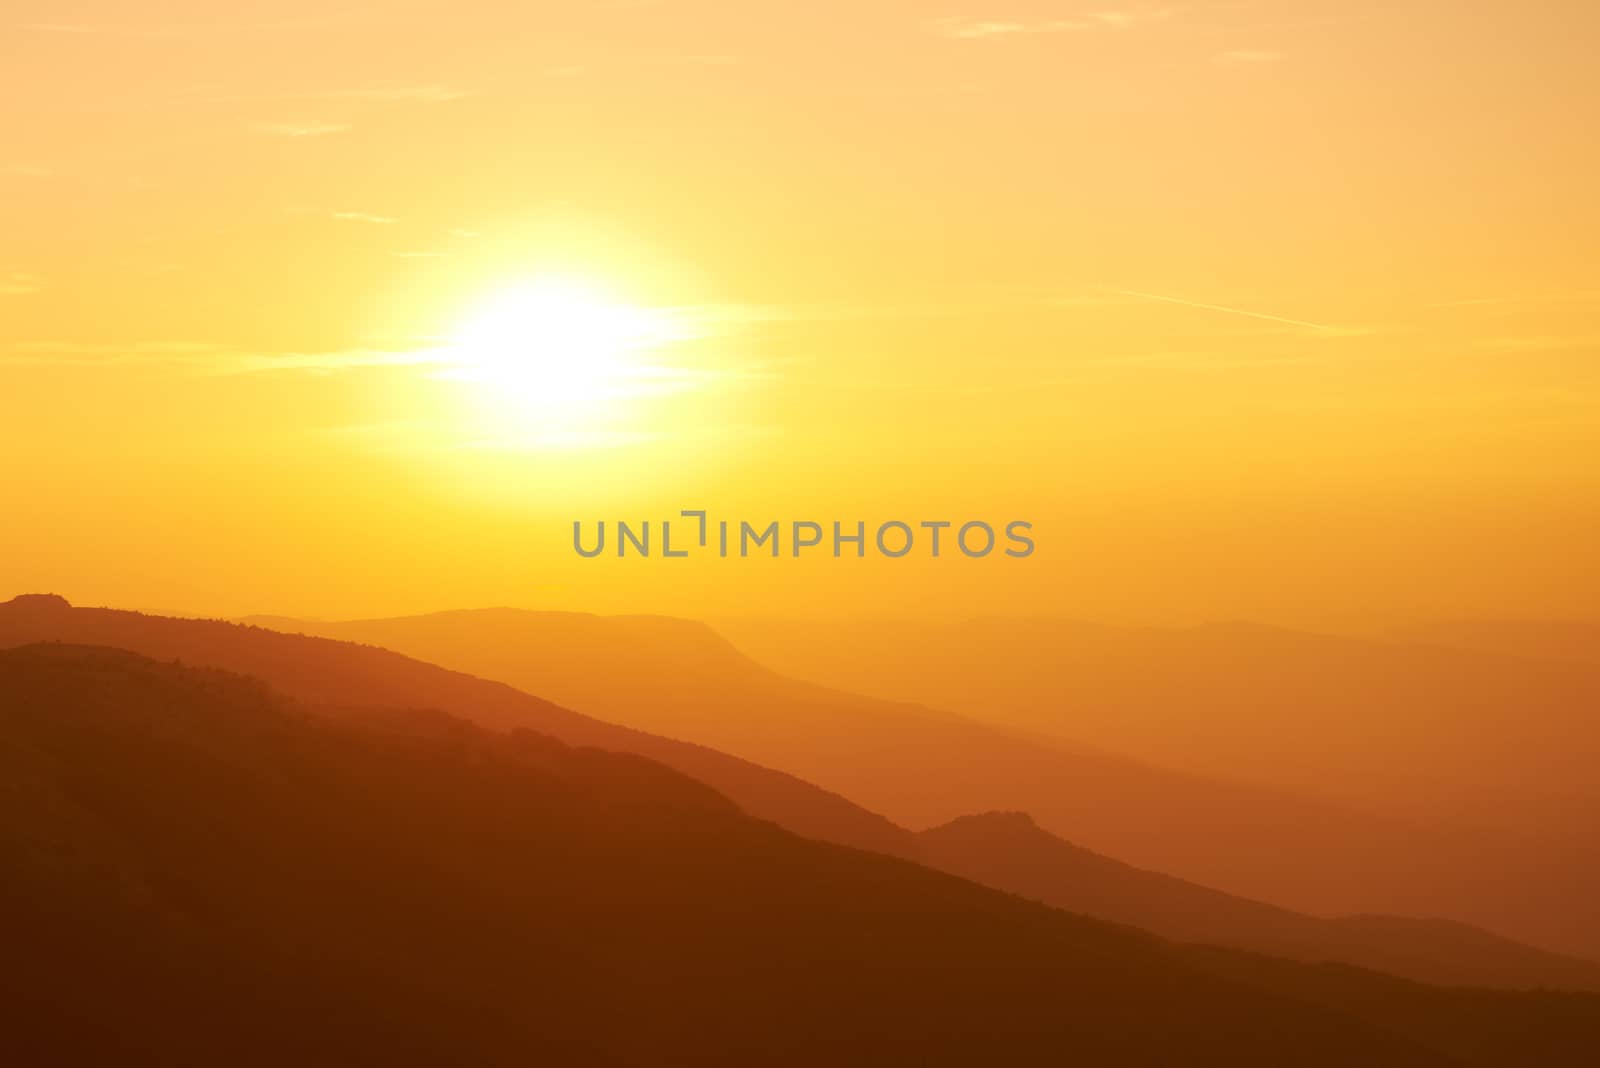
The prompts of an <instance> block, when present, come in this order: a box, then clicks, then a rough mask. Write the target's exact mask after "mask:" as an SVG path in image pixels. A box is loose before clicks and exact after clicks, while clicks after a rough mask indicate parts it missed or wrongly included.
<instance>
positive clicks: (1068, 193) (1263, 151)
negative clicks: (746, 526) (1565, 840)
mask: <svg viewBox="0 0 1600 1068" xmlns="http://www.w3.org/2000/svg"><path fill="white" fill-rule="evenodd" d="M1597 39H1600V6H1597V5H1595V4H1593V3H1590V2H1587V0H1544V2H1535V3H1528V4H1510V3H1503V2H1494V3H1490V2H1477V0H1454V2H1444V0H1427V2H1408V0H1391V2H1384V3H1377V2H1367V0H1356V2H1343V3H1335V2H1331V0H1327V2H1324V0H1278V2H1255V3H1252V2H1215V3H1189V4H1181V5H1180V4H1173V5H1170V6H1169V5H1162V4H1134V5H1118V4H1111V3H1099V2H1094V0H1092V2H1089V3H1086V4H1072V3H1041V2H1038V0H1016V2H1012V3H1008V4H1003V5H1002V4H996V3H991V2H990V0H974V2H971V3H964V4H945V3H927V2H919V3H911V2H900V0H882V2H871V0H861V2H856V3H833V2H818V3H805V4H800V3H793V4H790V3H781V4H780V3H764V2H746V3H693V2H677V0H660V2H653V3H652V2H647V0H639V2H626V0H617V2H595V3H567V4H554V3H537V2H536V3H510V2H496V3H489V2H477V0H454V2H452V3H449V4H445V3H390V4H362V3H354V4H349V5H341V4H338V3H327V2H323V3H317V4H312V3H305V2H287V3H273V4H229V5H218V4H215V3H200V2H187V3H143V4H134V3H129V2H128V0H118V2H110V0H100V2H94V3H71V2H62V0H53V2H48V3H44V2H32V0H11V2H9V3H7V4H6V6H5V9H4V12H3V15H0V93H3V95H4V99H5V100H6V105H5V108H4V110H3V112H0V135H3V136H0V458H3V459H0V495H3V503H4V511H5V516H4V521H3V522H0V596H9V595H10V594H11V593H16V592H22V591H24V590H54V591H57V592H61V593H63V594H65V595H67V596H69V597H71V598H72V599H74V600H75V601H80V602H84V603H115V604H118V605H127V606H137V607H149V608H157V609H180V610H189V611H204V612H215V613H243V612H254V611H266V612H293V613H302V614H322V615H364V614H367V615H370V614H380V613H389V612H400V611H414V610H424V609H432V608H444V607H465V606H476V605H485V604H515V605H523V606H529V607H541V606H549V607H563V608H585V609H594V610H601V611H628V610H653V611H667V612H675V613H679V614H687V615H709V614H729V613H737V612H764V613H779V614H796V615H828V614H832V613H841V614H846V613H847V614H864V613H865V614H880V615H896V614H907V615H910V614H929V615H935V616H962V615H970V614H982V613H1028V614H1039V613H1049V614H1056V615H1069V616H1081V617H1087V618H1098V619H1119V620H1123V619H1126V620H1147V621H1186V620H1200V619H1211V618H1236V617H1250V618H1256V619H1263V620H1269V621H1281V622H1301V623H1313V622H1316V623H1329V622H1362V623H1364V622H1375V621H1388V620H1397V619H1411V618H1423V617H1436V616H1496V615H1517V616H1552V615H1553V616H1573V615H1586V614H1592V608H1593V606H1594V605H1595V604H1596V603H1600V553H1596V552H1595V551H1594V549H1593V545H1594V544H1595V543H1596V539H1597V537H1600V474H1597V464H1596V462H1595V457H1596V456H1600V440H1597V439H1600V390H1597V386H1600V365H1597V359H1600V270H1597V264H1600V260H1597V257H1596V254H1595V250H1596V248H1597V247H1600V206H1597V198H1596V196H1595V193H1594V189H1595V188H1597V187H1600V158H1597V156H1600V139H1597V138H1596V136H1595V133H1594V131H1595V130H1596V129H1600V74H1597V73H1596V71H1597V68H1596V65H1595V63H1594V59H1593V44H1594V42H1595V41H1596V40H1597ZM534 350H536V351H537V355H535V356H531V357H529V359H531V360H532V361H533V365H532V368H533V369H532V370H530V369H529V365H528V364H526V363H524V362H518V361H520V360H521V359H522V354H525V353H527V352H529V351H534ZM508 353H509V354H510V355H509V356H508V355H507V354H508ZM597 367H598V368H600V369H599V370H596V368H597ZM695 507H704V508H707V509H710V510H711V512H712V514H713V517H717V516H723V517H727V518H732V519H739V518H747V519H750V520H753V521H754V520H759V521H763V522H764V521H766V520H768V519H779V520H784V521H789V520H795V519H814V520H818V521H822V522H825V523H826V522H831V521H832V520H835V519H839V520H845V521H854V520H856V519H863V520H866V521H868V522H869V523H875V522H878V521H882V520H885V519H892V518H900V519H905V520H907V521H911V522H917V521H920V520H934V519H950V520H954V521H956V522H961V521H965V520H968V519H986V520H988V521H990V522H993V523H995V524H996V525H997V526H998V525H1003V524H1004V523H1005V522H1007V521H1009V520H1012V519H1026V520H1029V521H1032V522H1033V524H1034V529H1035V535H1036V540H1037V542H1038V550H1037V552H1036V553H1035V554H1034V556H1032V557H1030V558H1028V559H1026V560H1008V559H1004V558H1001V559H985V560H982V561H967V560H964V559H959V558H955V559H941V560H938V561H932V560H927V559H921V558H907V559H905V560H898V561H894V560H882V559H877V560H867V561H859V562H858V561H850V560H844V561H835V560H832V559H831V558H823V557H818V558H816V559H806V560H801V561H798V562H797V561H794V560H792V559H783V560H779V561H768V560H761V561H754V560H751V561H739V560H727V561H719V560H714V559H712V560H703V559H698V558H697V559H694V560H690V561H665V560H656V559H652V560H649V561H639V560H631V561H616V560H614V559H602V560H595V561H586V560H579V559H576V558H575V556H574V554H573V552H572V550H571V547H570V537H571V529H570V528H571V523H572V521H573V520H574V519H582V520H584V521H586V522H591V523H592V522H593V521H594V520H598V519H602V518H603V519H607V520H615V519H617V518H628V519H632V520H635V521H641V520H645V519H651V520H659V519H660V518H664V517H667V516H671V515H674V514H675V513H676V512H677V511H678V510H679V509H683V508H695Z"/></svg>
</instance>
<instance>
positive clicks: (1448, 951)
mask: <svg viewBox="0 0 1600 1068" xmlns="http://www.w3.org/2000/svg"><path fill="white" fill-rule="evenodd" d="M917 842H918V845H919V846H920V847H921V851H920V854H919V858H920V859H921V860H922V862H923V863H925V864H927V865H928V866H930V867H934V868H938V869H939V870H941V871H947V872H951V873H954V874H956V875H962V876H965V877H967V878H969V879H972V880H973V881H974V882H979V883H983V884H984V885H986V886H995V887H1000V888H1002V889H1005V890H1009V891H1011V892H1012V893H1014V894H1018V895H1020V896H1022V897H1026V898H1031V899H1033V900H1036V901H1043V902H1045V903H1046V904H1050V905H1055V906H1057V907H1058V908H1063V909H1066V910H1068V911H1070V912H1081V913H1084V914H1085V915H1089V916H1095V917H1098V918H1101V919H1108V920H1115V921H1117V922H1119V923H1126V924H1130V925H1132V926H1135V927H1142V928H1144V929H1146V930H1149V931H1153V932H1155V933H1157V934H1159V935H1162V936H1164V937H1167V938H1172V939H1176V940H1179V941H1183V942H1196V943H1205V944H1211V945H1219V946H1235V947H1239V948H1242V949H1250V950H1254V951H1257V952H1260V953H1266V954H1270V955H1272V956H1277V957H1288V958H1291V959H1294V960H1309V961H1343V962H1347V963H1354V964H1360V965H1362V966H1363V967H1367V968H1372V969H1375V970H1378V971H1383V972H1389V973H1391V974H1394V975H1403V976H1406V977H1409V978H1413V979H1421V980H1423V981H1425V982H1434V983H1445V984H1459V985H1470V986H1521V987H1555V988H1568V989H1574V990H1600V964H1597V963H1595V962H1592V961H1586V960H1582V959H1579V958H1575V957H1569V956H1563V955H1561V954H1555V953H1545V952H1542V951H1540V950H1536V949H1531V948H1529V947H1527V946H1523V945H1519V944H1518V943H1516V942H1512V941H1510V940H1508V939H1504V938H1499V937H1497V936H1495V935H1492V934H1489V933H1487V932H1485V931H1482V930H1479V929H1477V928H1474V927H1470V926H1467V925H1465V924H1459V923H1452V922H1450V921H1446V920H1419V919H1414V918H1411V917H1400V916H1349V917H1339V918H1335V919H1324V918H1321V917H1316V916H1307V915H1304V914H1302V913H1297V912H1291V911H1289V910H1288V909H1281V908H1278V907H1276V906H1273V905H1268V904H1264V903H1262V902H1258V901H1251V900H1248V899H1246V898H1241V897H1235V896H1234V895H1232V894H1224V893H1221V892H1220V891H1217V890H1212V889H1210V888H1208V887H1204V886H1199V885H1197V884H1195V883H1191V882H1188V881H1186V880H1183V879H1175V878H1173V877H1171V876H1168V875H1162V874H1160V873H1159V872H1152V871H1145V870H1143V869H1140V868H1135V867H1132V866H1131V865H1128V864H1123V863H1121V862H1120V861H1116V860H1112V859H1111V858H1109V857H1104V856H1101V855H1099V854H1098V853H1093V852H1091V851H1089V850H1087V849H1083V848H1081V847H1079V846H1076V845H1073V844H1072V843H1071V842H1067V841H1064V840H1062V839H1060V838H1057V837H1056V836H1055V835H1052V834H1050V833H1049V832H1047V831H1045V830H1043V829H1042V828H1040V827H1039V826H1038V824H1036V823H1034V821H1033V820H1032V819H1031V818H1030V817H1029V816H1027V815H1026V814H1025V813H1020V812H990V813H984V814H981V815H975V816H965V817H962V818H961V819H958V820H954V821H952V822H950V823H948V824H945V825H944V826H942V827H935V828H932V829H930V830H926V831H923V832H922V833H920V834H919V835H918V836H917Z"/></svg>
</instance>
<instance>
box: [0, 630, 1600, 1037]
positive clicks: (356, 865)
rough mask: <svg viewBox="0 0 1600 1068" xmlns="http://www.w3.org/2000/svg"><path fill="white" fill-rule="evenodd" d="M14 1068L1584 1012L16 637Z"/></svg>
mask: <svg viewBox="0 0 1600 1068" xmlns="http://www.w3.org/2000/svg"><path fill="white" fill-rule="evenodd" d="M0 717H3V718H0V727H3V729H0V739H3V743H0V782H4V783H5V784H6V788H7V791H8V795H9V797H8V800H10V801H11V803H10V804H8V805H6V806H4V807H3V809H0V812H3V822H0V858H3V860H4V864H5V871H4V875H5V878H4V879H3V880H0V937H3V939H4V944H5V946H6V962H7V966H6V968H5V969H3V971H0V976H3V978H0V995H3V996H4V998H5V1004H6V1006H7V1017H8V1019H7V1026H6V1027H5V1028H4V1029H0V1059H3V1060H4V1061H5V1062H6V1063H13V1064H28V1065H47V1064H85V1063H117V1064H160V1065H164V1066H172V1065H180V1066H181V1065H201V1064H204V1065H212V1064H218V1063H226V1064H232V1065H263V1066H265V1065H281V1064H285V1063H294V1064H330V1065H332V1064H350V1063H383V1064H414V1065H424V1064H439V1063H457V1064H483V1065H499V1064H506V1065H509V1064H526V1063H537V1062H540V1061H544V1062H550V1063H558V1064H569V1065H590V1064H596V1065H598V1064H607V1065H654V1064H728V1065H734V1064H751V1063H761V1064H773V1065H785V1064H793V1065H811V1064H818V1063H829V1064H862V1065H866V1064H884V1063H919V1064H951V1065H956V1064H962V1065H965V1064H974V1063H996V1064H1008V1065H1024V1064H1059V1063H1061V1062H1062V1061H1063V1060H1077V1061H1083V1062H1085V1063H1091V1064H1096V1065H1149V1064H1157V1063H1159V1064H1174V1065H1219V1066H1220V1065H1229V1066H1249V1065H1281V1064H1297V1065H1312V1066H1315V1065H1349V1064H1363V1065H1396V1066H1399V1065H1406V1066H1424V1065H1447V1064H1457V1065H1460V1064H1476V1065H1513V1064H1515V1065H1523V1064H1534V1063H1536V1064H1540V1065H1569V1064H1570V1065H1578V1064H1585V1063H1590V1062H1592V1060H1593V1059H1594V1057H1595V1056H1596V1055H1597V1054H1600V998H1596V997H1594V996H1589V995H1577V994H1550V993H1506V992H1500V993H1495V992H1488V991H1477V990H1470V989H1459V990H1458V989H1444V988H1434V987H1428V986H1424V985H1420V984H1415V983H1408V982H1404V981H1402V980H1396V979H1390V978H1388V977H1385V976H1381V975H1376V974H1373V973H1370V972H1365V971H1360V970H1356V969H1348V968H1331V967H1314V966H1309V965H1297V964H1291V963H1288V962H1281V961H1275V960H1272V959H1270V958H1266V957H1254V956H1251V955H1247V954H1240V953H1237V952H1231V951H1219V950H1201V949H1189V948H1184V947H1181V946H1177V945H1175V944H1172V943H1168V942H1164V941H1161V940H1159V939H1156V938H1154V937H1152V936H1149V935H1145V934H1142V933H1140V932H1137V931H1134V930H1132V929H1128V928H1123V927H1118V926H1114V925H1109V924H1105V923H1102V922H1099V921H1094V920H1089V919H1086V918H1082V917H1077V916H1073V915H1070V914H1067V913H1063V912H1060V911H1057V910H1054V909H1050V908H1047V907H1045V906H1042V905H1037V904H1032V903H1028V902H1025V901H1021V900H1018V899H1016V898H1014V897H1010V896H1008V895H1004V894H1001V893H998V892H995V891H992V890H988V889H985V888H982V887H980V886H977V885H976V884H973V883H970V882H967V881H965V880H962V879H958V878H955V877H952V876H947V875H943V874H939V873H935V872H932V871H928V870H926V869H924V868H920V867H918V866H916V865H913V864H910V863H907V862H904V861H900V860H896V859H892V858H887V857H882V856H877V855H873V854H869V853H865V852H862V851H858V850H851V849H845V848H840V847H837V846H832V845H828V844H825V843H820V842H815V841H809V840H806V839H802V838H799V837H797V836H795V835H792V834H790V833H788V832H786V831H783V830H781V829H780V828H777V827H775V826H773V825H772V824H770V823H765V822H760V821H755V820H752V819H750V818H749V817H747V816H745V815H744V814H743V813H741V812H740V811H739V810H738V808H737V807H736V806H734V805H733V804H731V803H729V802H728V801H726V800H725V799H723V798H722V797H720V796H719V795H718V794H717V793H716V792H714V791H712V790H710V789H708V788H707V787H705V786H703V785H701V784H699V783H696V782H694V781H692V780H690V779H688V778H686V777H684V776H682V775H680V774H678V773H676V772H673V771H671V770H670V769H667V768H665V767H663V766H661V765H658V764H655V763H654V762H651V761H648V760H644V759H641V758H639V757H637V756H633V755H627V754H616V753H608V752H603V751H598V750H593V749H584V748H571V747H569V746H567V745H565V744H563V743H561V742H559V741H557V740H555V739H552V738H549V737H546V736H542V735H538V734H536V733H533V732H528V731H518V732H514V733H511V734H504V733H495V732H488V731H485V730H482V729H479V728H476V727H473V726H471V725H469V724H466V723H465V722H463V721H461V720H458V719H455V718H453V717H450V716H447V715H444V714H441V713H437V712H430V711H426V710H416V709H414V708H407V707H405V706H397V707H395V708H391V709H367V710H363V711H360V712H357V713H352V711H351V710H349V709H320V708H317V707H313V706H310V705H308V704H306V703H303V702H297V701H294V700H291V699H289V698H286V697H283V696H280V695H278V694H277V693H275V692H274V691H272V690H271V689H269V688H267V687H266V686H265V685H263V684H261V683H260V682H257V681H255V680H251V679H246V678H240V677H238V676H235V675H232V674H229V673H224V672H218V671H215V670H202V669H197V668H193V667H183V666H179V665H176V664H171V663H157V662H153V661H151V660H148V659H146V658H143V657H139V656H136V655H134V654H130V653H127V652H124V651H120V650H110V649H101V648H82V647H74V646H65V645H46V646H30V647H24V648H17V649H11V650H7V651H3V652H0Z"/></svg>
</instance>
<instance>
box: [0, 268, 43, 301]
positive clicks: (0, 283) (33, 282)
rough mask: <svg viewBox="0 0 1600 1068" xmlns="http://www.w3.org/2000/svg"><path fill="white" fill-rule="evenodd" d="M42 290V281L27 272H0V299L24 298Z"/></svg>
mask: <svg viewBox="0 0 1600 1068" xmlns="http://www.w3.org/2000/svg"><path fill="white" fill-rule="evenodd" d="M43 288H44V281H43V279H41V278H40V277H39V276H38V275H36V274H33V273H31V272H29V271H0V297H25V296H27V295H28V294H29V293H37V292H39V290H41V289H43Z"/></svg>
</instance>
